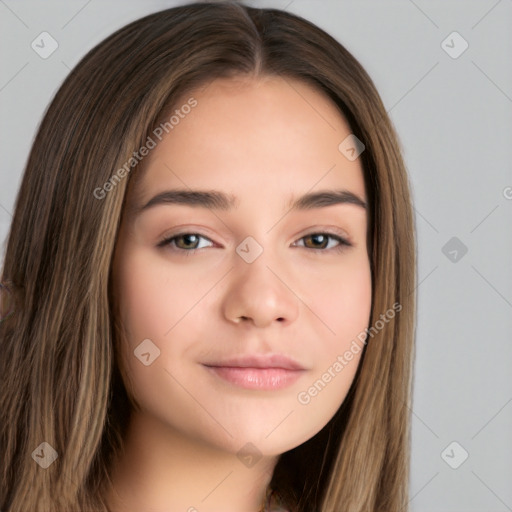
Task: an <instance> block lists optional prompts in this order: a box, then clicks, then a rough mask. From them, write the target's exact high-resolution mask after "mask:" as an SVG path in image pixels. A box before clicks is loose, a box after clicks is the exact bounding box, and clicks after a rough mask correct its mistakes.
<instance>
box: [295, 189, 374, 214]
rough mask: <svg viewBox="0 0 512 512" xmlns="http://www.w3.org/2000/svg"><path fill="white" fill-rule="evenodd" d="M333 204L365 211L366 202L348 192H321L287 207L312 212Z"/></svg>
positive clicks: (296, 200) (300, 199)
mask: <svg viewBox="0 0 512 512" xmlns="http://www.w3.org/2000/svg"><path fill="white" fill-rule="evenodd" d="M335 204H353V205H356V206H360V207H361V208H364V209H366V208H367V205H366V202H365V201H363V200H362V199H361V198H360V197H359V196H358V195H356V194H354V193H353V192H350V191H349V190H321V191H320V192H312V193H309V194H305V195H303V196H300V197H299V198H297V199H295V200H294V199H293V198H292V200H291V202H290V204H289V205H288V207H289V208H290V209H291V210H312V209H314V208H324V207H326V206H332V205H335Z"/></svg>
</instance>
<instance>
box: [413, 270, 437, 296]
mask: <svg viewBox="0 0 512 512" xmlns="http://www.w3.org/2000/svg"><path fill="white" fill-rule="evenodd" d="M438 267H439V265H436V266H435V267H434V268H433V269H432V270H431V271H430V272H429V273H428V274H427V275H426V276H425V277H424V278H423V279H422V280H421V281H420V282H419V283H418V284H417V285H416V286H415V287H414V288H413V290H412V291H411V292H410V293H409V295H411V293H414V291H415V290H416V289H417V288H418V286H419V285H420V284H421V283H423V281H425V279H427V278H428V277H429V276H430V275H431V274H432V273H433V272H434V271H435V270H436V269H437V268H438ZM409 295H408V297H409Z"/></svg>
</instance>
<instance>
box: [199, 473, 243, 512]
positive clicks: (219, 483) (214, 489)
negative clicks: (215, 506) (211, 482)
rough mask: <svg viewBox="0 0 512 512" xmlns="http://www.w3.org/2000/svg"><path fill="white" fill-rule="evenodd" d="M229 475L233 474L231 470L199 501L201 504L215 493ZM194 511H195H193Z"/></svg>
mask: <svg viewBox="0 0 512 512" xmlns="http://www.w3.org/2000/svg"><path fill="white" fill-rule="evenodd" d="M231 473H233V470H231V471H230V472H229V473H228V474H227V475H226V476H225V477H224V478H223V479H222V480H221V481H220V482H219V483H218V484H217V485H216V486H215V487H214V488H213V489H212V490H211V491H210V492H209V493H208V494H207V495H206V496H205V497H204V498H203V499H202V500H201V503H202V502H203V501H204V500H206V498H208V496H210V494H212V492H213V491H215V490H216V489H217V488H218V487H219V486H220V485H221V484H222V483H224V481H225V480H227V478H228V476H229V475H231ZM189 510H191V509H189ZM193 510H195V509H193Z"/></svg>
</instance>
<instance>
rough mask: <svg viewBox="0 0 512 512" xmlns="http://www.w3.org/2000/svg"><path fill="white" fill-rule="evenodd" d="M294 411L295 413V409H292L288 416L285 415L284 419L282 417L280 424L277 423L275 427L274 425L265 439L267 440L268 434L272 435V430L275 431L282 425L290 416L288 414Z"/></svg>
mask: <svg viewBox="0 0 512 512" xmlns="http://www.w3.org/2000/svg"><path fill="white" fill-rule="evenodd" d="M294 411H295V409H293V411H290V412H289V413H288V414H287V415H286V416H285V417H284V418H283V419H282V420H281V421H280V422H279V423H278V424H277V425H276V426H275V427H274V428H273V429H272V430H271V431H270V432H269V433H268V434H267V435H266V436H265V439H267V437H268V436H269V435H270V434H272V432H274V430H276V429H277V427H279V426H280V425H282V424H283V423H284V421H285V420H286V419H288V417H289V416H290V414H291V413H292V412H294Z"/></svg>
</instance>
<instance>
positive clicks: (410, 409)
mask: <svg viewBox="0 0 512 512" xmlns="http://www.w3.org/2000/svg"><path fill="white" fill-rule="evenodd" d="M374 378H377V380H379V381H380V383H381V384H382V385H383V386H384V385H385V384H384V382H383V380H382V379H381V378H380V377H378V376H375V377H374ZM392 393H393V395H394V396H395V397H396V398H398V399H399V400H400V401H401V402H402V403H403V404H404V406H405V407H407V409H409V411H411V414H413V415H414V416H415V417H416V418H418V420H419V421H421V423H423V425H425V427H427V428H428V430H430V432H432V434H433V435H434V436H435V437H437V439H439V436H438V435H437V434H436V433H435V432H434V430H433V429H431V428H430V427H429V426H428V425H427V423H426V422H425V421H423V420H422V419H421V418H420V416H419V415H418V414H416V413H415V412H414V410H413V408H412V407H411V406H410V405H409V404H408V403H407V402H406V401H405V400H404V399H403V398H402V397H399V396H398V395H397V394H396V393H395V392H394V391H392Z"/></svg>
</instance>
